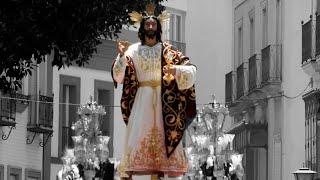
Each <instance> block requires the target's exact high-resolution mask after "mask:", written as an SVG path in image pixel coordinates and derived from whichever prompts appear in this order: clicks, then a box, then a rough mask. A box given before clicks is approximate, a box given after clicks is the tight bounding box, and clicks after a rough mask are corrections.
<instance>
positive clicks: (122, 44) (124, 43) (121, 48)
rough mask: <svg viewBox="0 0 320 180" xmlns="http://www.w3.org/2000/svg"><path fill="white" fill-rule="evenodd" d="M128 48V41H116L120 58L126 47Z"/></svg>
mask: <svg viewBox="0 0 320 180" xmlns="http://www.w3.org/2000/svg"><path fill="white" fill-rule="evenodd" d="M129 46H130V42H128V41H118V48H117V49H118V53H119V54H120V56H123V55H124V53H125V52H126V50H127V49H128V47H129Z"/></svg>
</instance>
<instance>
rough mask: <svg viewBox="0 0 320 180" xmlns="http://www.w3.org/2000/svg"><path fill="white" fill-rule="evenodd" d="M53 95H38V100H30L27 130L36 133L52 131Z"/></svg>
mask: <svg viewBox="0 0 320 180" xmlns="http://www.w3.org/2000/svg"><path fill="white" fill-rule="evenodd" d="M52 103H53V97H48V96H43V95H39V100H38V101H33V102H31V107H30V121H29V123H28V128H27V129H28V131H31V132H38V133H48V132H52V123H53V122H52V118H53V105H52Z"/></svg>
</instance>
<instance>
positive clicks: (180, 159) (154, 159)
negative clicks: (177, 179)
mask: <svg viewBox="0 0 320 180" xmlns="http://www.w3.org/2000/svg"><path fill="white" fill-rule="evenodd" d="M163 139H164V136H163V134H162V133H161V132H160V131H159V128H157V127H156V126H153V128H152V129H151V130H150V132H149V133H148V134H147V135H146V136H145V138H144V139H143V140H142V141H141V142H140V146H139V147H140V148H139V149H137V150H136V151H135V152H132V151H131V152H128V156H127V157H128V159H127V160H128V164H127V165H128V167H127V170H128V171H130V170H131V168H132V170H137V169H138V170H141V171H142V170H143V171H158V170H163V168H165V169H167V170H170V169H168V168H172V169H171V170H176V171H183V172H185V171H186V170H187V160H186V157H185V154H184V152H183V151H180V152H179V151H177V152H176V154H175V155H172V156H170V157H169V158H167V157H166V153H165V152H164V149H165V148H164V143H163Z"/></svg>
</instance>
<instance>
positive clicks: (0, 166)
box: [0, 165, 4, 180]
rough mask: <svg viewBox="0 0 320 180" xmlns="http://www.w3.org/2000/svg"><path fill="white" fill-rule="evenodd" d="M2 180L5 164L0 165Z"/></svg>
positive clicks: (0, 177)
mask: <svg viewBox="0 0 320 180" xmlns="http://www.w3.org/2000/svg"><path fill="white" fill-rule="evenodd" d="M0 180H4V166H3V165H0Z"/></svg>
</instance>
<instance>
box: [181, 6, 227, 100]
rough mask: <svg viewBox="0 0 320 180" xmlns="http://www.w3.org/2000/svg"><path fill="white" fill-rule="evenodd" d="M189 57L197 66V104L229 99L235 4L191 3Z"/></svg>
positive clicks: (188, 14)
mask: <svg viewBox="0 0 320 180" xmlns="http://www.w3.org/2000/svg"><path fill="white" fill-rule="evenodd" d="M187 6H188V10H187V13H186V15H187V16H186V27H185V28H186V44H187V50H186V52H187V53H186V54H187V56H189V57H190V58H191V61H192V63H194V64H195V65H196V66H197V70H198V71H197V80H196V94H197V104H198V106H202V105H203V104H205V103H208V102H211V101H212V99H211V95H212V94H213V93H214V94H215V96H216V100H217V101H218V102H221V103H223V102H224V100H225V98H224V97H225V74H226V73H227V72H228V70H230V67H231V58H232V57H231V54H232V51H231V47H232V1H226V0H214V1H212V0H202V1H201V3H199V1H194V0H188V1H187Z"/></svg>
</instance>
